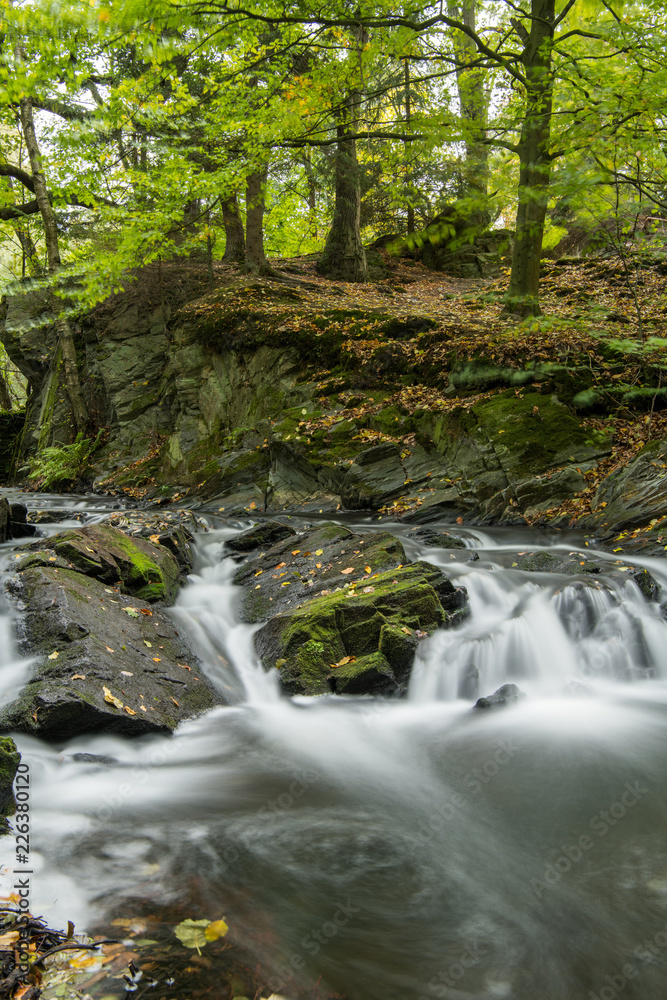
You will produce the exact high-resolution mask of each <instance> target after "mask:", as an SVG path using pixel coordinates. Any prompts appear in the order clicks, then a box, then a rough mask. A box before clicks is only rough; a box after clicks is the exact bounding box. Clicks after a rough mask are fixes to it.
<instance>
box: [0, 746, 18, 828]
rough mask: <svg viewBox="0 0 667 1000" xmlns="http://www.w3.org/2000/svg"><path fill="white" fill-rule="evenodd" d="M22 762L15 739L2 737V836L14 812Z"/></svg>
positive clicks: (0, 811) (0, 799) (0, 800)
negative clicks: (15, 781) (16, 780)
mask: <svg viewBox="0 0 667 1000" xmlns="http://www.w3.org/2000/svg"><path fill="white" fill-rule="evenodd" d="M20 763H21V754H20V753H19V752H18V750H17V749H16V744H15V743H14V740H11V739H10V738H9V737H8V736H5V737H0V836H2V834H3V833H7V831H8V829H9V825H8V823H7V817H8V816H12V815H13V814H14V808H15V803H14V778H15V777H16V769H17V767H18V766H19V764H20Z"/></svg>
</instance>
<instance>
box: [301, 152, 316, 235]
mask: <svg viewBox="0 0 667 1000" xmlns="http://www.w3.org/2000/svg"><path fill="white" fill-rule="evenodd" d="M302 162H303V169H304V171H305V174H306V184H307V185H308V231H309V236H310V238H311V239H312V240H316V239H317V185H316V184H315V174H314V172H313V161H312V159H311V155H310V150H306V152H305V153H304V156H303V161H302Z"/></svg>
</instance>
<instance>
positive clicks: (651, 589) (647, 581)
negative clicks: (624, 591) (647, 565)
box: [628, 567, 660, 601]
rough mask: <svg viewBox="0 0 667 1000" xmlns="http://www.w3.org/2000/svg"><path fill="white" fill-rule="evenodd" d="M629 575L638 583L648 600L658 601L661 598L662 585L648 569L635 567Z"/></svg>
mask: <svg viewBox="0 0 667 1000" xmlns="http://www.w3.org/2000/svg"><path fill="white" fill-rule="evenodd" d="M628 576H629V578H630V579H631V580H632V581H633V582H634V583H636V584H637V586H638V587H639V589H640V590H641V592H642V594H643V595H644V597H645V598H646V600H647V601H657V600H658V599H659V598H660V587H659V585H658V584H657V583H656V581H655V580H654V579H653V577H652V576H651V574H650V573H649V571H648V570H647V569H640V568H639V567H635V568H634V569H632V570H630V572H629V573H628Z"/></svg>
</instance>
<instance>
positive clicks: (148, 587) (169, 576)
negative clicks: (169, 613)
mask: <svg viewBox="0 0 667 1000" xmlns="http://www.w3.org/2000/svg"><path fill="white" fill-rule="evenodd" d="M153 537H155V540H156V542H158V537H159V536H157V535H156V536H153ZM176 541H178V539H176ZM186 544H187V539H186V536H185V535H182V541H181V546H182V547H184V546H185V545H186ZM25 552H26V554H25V555H24V556H22V558H21V568H22V569H27V568H28V567H29V566H51V565H55V566H56V567H58V568H62V569H70V570H74V571H75V572H77V573H82V574H84V575H86V576H89V577H94V578H96V579H98V580H101V581H102V582H103V583H107V584H114V585H117V586H119V587H120V589H121V590H123V592H125V593H128V594H132V595H134V596H135V597H138V598H141V600H144V601H156V600H166V601H170V600H172V599H173V598H174V596H175V594H176V590H177V584H178V579H179V575H180V567H179V564H178V560H177V559H176V557H175V556H174V554H173V553H172V552H171V551H169V548H168V547H167V546H166V545H164V544H154V543H153V542H151V541H148V540H147V539H145V538H130V537H128V536H127V535H126V534H125V533H124V532H123V531H121V530H120V529H119V528H115V527H113V526H112V525H110V524H92V525H88V526H87V527H85V528H75V529H73V530H72V531H66V532H64V533H63V534H61V535H54V536H53V537H52V538H48V539H43V540H41V541H40V542H39V543H35V544H34V545H30V546H28V547H27V548H26V550H25Z"/></svg>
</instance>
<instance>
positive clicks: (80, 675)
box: [72, 674, 86, 681]
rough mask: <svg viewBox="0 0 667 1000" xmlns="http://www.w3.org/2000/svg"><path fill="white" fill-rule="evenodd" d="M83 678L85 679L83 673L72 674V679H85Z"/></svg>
mask: <svg viewBox="0 0 667 1000" xmlns="http://www.w3.org/2000/svg"><path fill="white" fill-rule="evenodd" d="M85 679H86V675H85V674H72V680H73V681H85Z"/></svg>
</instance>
